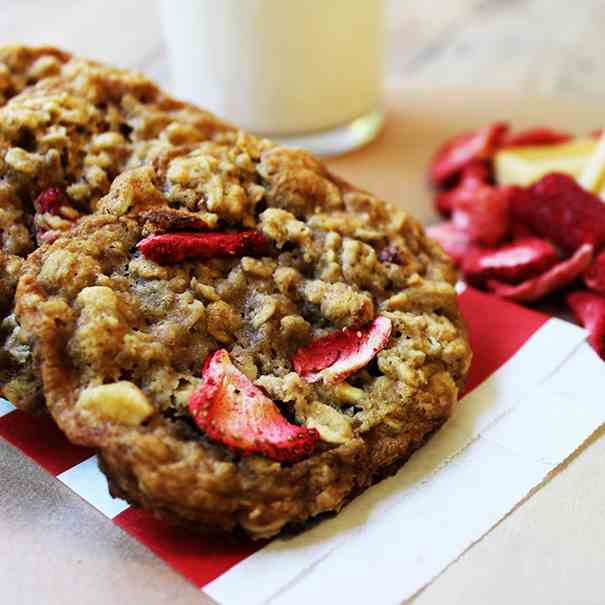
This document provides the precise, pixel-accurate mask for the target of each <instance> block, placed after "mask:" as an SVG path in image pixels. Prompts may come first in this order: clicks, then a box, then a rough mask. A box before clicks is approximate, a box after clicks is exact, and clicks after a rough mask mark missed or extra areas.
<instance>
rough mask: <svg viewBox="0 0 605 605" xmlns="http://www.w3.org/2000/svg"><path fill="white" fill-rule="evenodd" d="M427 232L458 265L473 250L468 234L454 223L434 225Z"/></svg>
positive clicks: (447, 222)
mask: <svg viewBox="0 0 605 605" xmlns="http://www.w3.org/2000/svg"><path fill="white" fill-rule="evenodd" d="M426 232H427V235H428V236H429V237H431V238H433V239H434V240H435V241H436V242H437V243H438V244H439V245H440V246H441V247H442V248H443V250H444V251H445V253H446V254H447V255H448V256H450V257H451V259H452V260H453V261H454V263H456V265H460V264H461V263H462V261H463V260H464V257H465V256H466V254H468V253H469V251H470V249H471V248H472V243H471V239H470V237H469V236H468V234H467V233H466V232H464V231H462V230H460V229H458V227H456V225H454V223H452V221H446V222H443V223H439V224H438V225H433V226H432V227H429V228H428V229H427V230H426Z"/></svg>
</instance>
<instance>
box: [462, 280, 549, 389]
mask: <svg viewBox="0 0 605 605" xmlns="http://www.w3.org/2000/svg"><path fill="white" fill-rule="evenodd" d="M459 301H460V310H461V311H462V315H464V319H465V320H466V323H467V326H468V331H469V340H470V343H471V349H472V351H473V363H472V364H471V369H470V372H469V375H468V378H467V381H466V392H467V393H469V392H470V391H472V390H473V389H474V388H475V387H476V386H478V385H479V384H481V383H482V382H483V381H484V380H485V379H486V378H487V377H488V376H490V375H491V374H493V373H494V372H495V371H496V370H497V369H498V368H499V367H500V366H502V365H503V364H504V363H506V362H507V361H508V360H509V359H510V358H511V357H512V356H513V355H514V354H515V353H516V352H517V351H518V350H519V349H520V348H521V347H522V346H523V345H524V344H525V342H526V341H527V340H528V339H529V337H530V336H531V335H532V334H534V333H535V332H536V331H537V330H538V329H539V328H541V327H542V326H543V325H544V324H545V323H546V322H547V321H548V320H549V317H548V316H547V315H544V314H543V313H538V312H537V311H534V310H532V309H528V308H527V307H521V306H519V305H516V304H514V303H510V302H507V301H505V300H502V299H501V298H497V297H495V296H493V295H490V294H484V293H483V292H479V291H478V290H475V289H473V288H467V289H466V290H465V291H464V292H463V293H462V294H461V295H460V297H459Z"/></svg>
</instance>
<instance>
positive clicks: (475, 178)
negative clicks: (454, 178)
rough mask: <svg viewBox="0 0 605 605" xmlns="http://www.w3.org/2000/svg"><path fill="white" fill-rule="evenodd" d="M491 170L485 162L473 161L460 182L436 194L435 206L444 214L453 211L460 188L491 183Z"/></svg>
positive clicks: (447, 214) (464, 171)
mask: <svg viewBox="0 0 605 605" xmlns="http://www.w3.org/2000/svg"><path fill="white" fill-rule="evenodd" d="M489 182H490V171H489V168H488V166H487V165H486V163H485V162H472V163H471V164H469V165H468V166H467V167H466V168H465V169H464V170H463V171H462V176H461V178H460V183H459V184H458V185H457V186H456V187H455V188H454V189H451V190H448V191H441V192H439V193H437V194H436V195H435V207H436V209H437V211H438V212H439V213H440V214H442V215H443V216H449V215H450V214H451V213H452V209H453V205H454V201H455V200H456V196H457V194H458V190H459V189H460V188H463V189H464V188H466V187H472V186H478V185H480V184H482V183H485V184H489Z"/></svg>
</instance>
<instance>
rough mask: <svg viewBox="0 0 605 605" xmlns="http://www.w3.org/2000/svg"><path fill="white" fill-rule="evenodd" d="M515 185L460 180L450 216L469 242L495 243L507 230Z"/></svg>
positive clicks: (506, 233) (455, 191) (454, 193)
mask: <svg viewBox="0 0 605 605" xmlns="http://www.w3.org/2000/svg"><path fill="white" fill-rule="evenodd" d="M515 191H516V187H492V186H491V185H486V184H484V183H470V184H467V183H463V184H462V185H461V186H460V187H458V188H457V189H455V190H454V191H453V192H452V194H453V197H452V208H453V214H452V220H453V222H454V225H456V227H457V228H458V229H460V230H462V231H465V232H466V233H467V234H468V236H469V238H470V239H471V241H472V242H475V243H478V244H486V245H494V244H498V243H500V242H501V241H502V240H503V239H504V238H505V237H506V236H507V235H508V233H509V230H510V217H509V203H510V199H511V197H513V195H514V194H515Z"/></svg>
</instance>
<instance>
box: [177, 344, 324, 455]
mask: <svg viewBox="0 0 605 605" xmlns="http://www.w3.org/2000/svg"><path fill="white" fill-rule="evenodd" d="M202 379H203V382H202V384H201V385H200V386H199V387H197V389H195V391H194V392H193V394H192V395H191V398H190V399H189V411H190V413H191V415H192V416H193V419H194V420H195V422H196V424H197V425H198V426H199V427H200V428H201V429H202V430H203V431H205V432H206V434H207V435H208V437H210V439H214V440H215V441H219V442H220V443H222V444H224V445H227V446H229V447H231V448H234V449H236V450H238V451H241V452H243V453H245V454H252V453H257V454H263V455H265V456H267V458H270V459H271V460H277V461H280V462H295V461H297V460H300V459H301V458H304V457H305V456H308V455H309V454H311V453H312V452H313V449H314V447H315V444H316V443H317V440H318V439H319V433H318V432H317V430H315V429H308V428H306V427H301V426H297V425H295V424H291V423H289V422H288V421H287V420H286V419H285V418H284V417H283V416H282V415H281V413H280V411H279V409H278V407H277V406H276V405H275V403H274V402H273V401H271V399H269V398H268V397H267V396H266V395H265V394H264V393H263V392H262V391H261V390H260V389H259V388H258V387H257V386H255V385H254V384H252V382H250V380H249V379H248V378H247V377H246V376H245V375H244V374H243V373H242V372H240V371H239V370H238V369H237V368H236V367H235V366H234V365H233V363H232V362H231V359H230V358H229V353H227V351H225V350H224V349H219V350H218V351H215V352H214V353H212V354H210V355H209V357H208V358H207V359H206V362H205V363H204V368H203V370H202Z"/></svg>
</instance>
